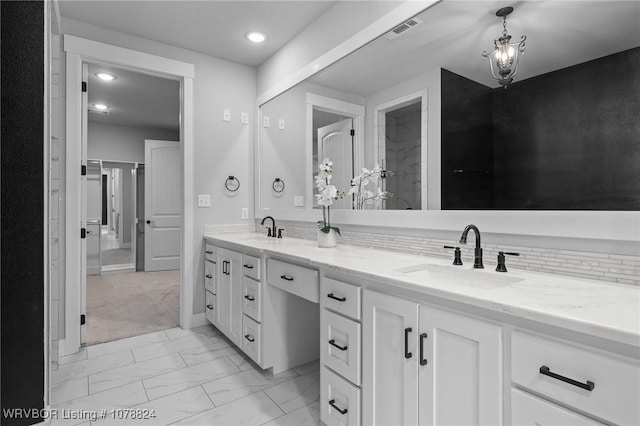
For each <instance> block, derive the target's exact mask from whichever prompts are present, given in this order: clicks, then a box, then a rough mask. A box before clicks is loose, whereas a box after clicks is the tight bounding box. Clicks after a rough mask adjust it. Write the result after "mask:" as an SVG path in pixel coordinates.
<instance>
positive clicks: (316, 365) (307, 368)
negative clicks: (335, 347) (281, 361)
mask: <svg viewBox="0 0 640 426" xmlns="http://www.w3.org/2000/svg"><path fill="white" fill-rule="evenodd" d="M294 370H296V373H298V374H299V375H301V376H304V375H305V374H307V373H311V372H312V371H318V370H320V360H319V359H317V360H315V361H311V362H309V363H307V364H303V365H300V366H298V367H295V368H294Z"/></svg>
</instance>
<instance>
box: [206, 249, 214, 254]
mask: <svg viewBox="0 0 640 426" xmlns="http://www.w3.org/2000/svg"><path fill="white" fill-rule="evenodd" d="M205 253H207V254H213V252H212V251H211V250H207V251H205Z"/></svg>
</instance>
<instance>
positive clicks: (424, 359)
mask: <svg viewBox="0 0 640 426" xmlns="http://www.w3.org/2000/svg"><path fill="white" fill-rule="evenodd" d="M427 337H429V335H428V334H427V333H422V334H421V335H420V365H427V359H426V358H425V357H424V341H425V339H426V338H427Z"/></svg>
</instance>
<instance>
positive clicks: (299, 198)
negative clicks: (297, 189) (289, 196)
mask: <svg viewBox="0 0 640 426" xmlns="http://www.w3.org/2000/svg"><path fill="white" fill-rule="evenodd" d="M293 205H294V206H295V207H304V195H294V196H293Z"/></svg>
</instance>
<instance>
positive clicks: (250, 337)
mask: <svg viewBox="0 0 640 426" xmlns="http://www.w3.org/2000/svg"><path fill="white" fill-rule="evenodd" d="M261 347H262V326H261V325H260V324H259V323H257V322H256V321H254V320H252V319H251V318H249V317H248V316H246V315H243V316H242V350H243V351H244V353H245V354H247V355H248V356H249V358H251V359H252V360H254V361H255V362H256V363H257V364H260V362H261V361H262V358H261V357H262V350H261Z"/></svg>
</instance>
